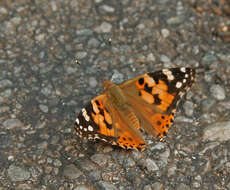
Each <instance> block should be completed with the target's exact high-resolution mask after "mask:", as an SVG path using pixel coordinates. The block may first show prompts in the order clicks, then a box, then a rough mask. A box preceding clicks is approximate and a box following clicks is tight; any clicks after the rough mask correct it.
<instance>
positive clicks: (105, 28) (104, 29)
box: [95, 22, 112, 33]
mask: <svg viewBox="0 0 230 190" xmlns="http://www.w3.org/2000/svg"><path fill="white" fill-rule="evenodd" d="M95 30H96V32H98V33H109V32H111V30H112V25H111V24H110V23H108V22H102V23H101V25H100V26H98V27H97V28H96V29H95Z"/></svg>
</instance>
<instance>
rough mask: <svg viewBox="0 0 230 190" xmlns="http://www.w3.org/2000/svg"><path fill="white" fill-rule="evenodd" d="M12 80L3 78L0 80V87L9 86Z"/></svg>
mask: <svg viewBox="0 0 230 190" xmlns="http://www.w3.org/2000/svg"><path fill="white" fill-rule="evenodd" d="M12 84H13V83H12V82H11V81H10V80H8V79H4V80H1V81H0V88H5V87H10V86H12Z"/></svg>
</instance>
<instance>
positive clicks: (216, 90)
mask: <svg viewBox="0 0 230 190" xmlns="http://www.w3.org/2000/svg"><path fill="white" fill-rule="evenodd" d="M210 92H211V94H212V96H213V97H214V98H216V99H217V100H224V99H225V90H224V88H223V87H222V86H220V85H218V84H215V85H212V86H211V88H210Z"/></svg>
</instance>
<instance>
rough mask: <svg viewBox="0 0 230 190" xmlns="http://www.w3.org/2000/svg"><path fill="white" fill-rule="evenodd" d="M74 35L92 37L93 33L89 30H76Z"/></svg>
mask: <svg viewBox="0 0 230 190" xmlns="http://www.w3.org/2000/svg"><path fill="white" fill-rule="evenodd" d="M76 33H77V35H82V36H92V35H93V31H92V30H90V29H82V30H77V31H76Z"/></svg>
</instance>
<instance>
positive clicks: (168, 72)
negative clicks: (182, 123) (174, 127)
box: [120, 67, 195, 137]
mask: <svg viewBox="0 0 230 190" xmlns="http://www.w3.org/2000/svg"><path fill="white" fill-rule="evenodd" d="M194 80H195V70H194V69H191V68H184V67H182V68H173V69H163V70H162V71H157V72H153V73H147V74H145V75H142V76H139V77H136V78H134V79H132V80H129V81H127V82H125V83H122V84H121V85H120V87H121V88H122V90H123V91H124V94H125V95H126V96H127V99H128V100H129V103H130V105H131V106H132V107H133V110H135V112H136V113H137V115H138V116H139V118H140V120H141V122H142V127H143V128H144V130H145V131H146V132H148V133H149V134H151V135H153V136H159V137H163V136H165V135H166V132H167V129H168V127H169V126H170V125H171V124H172V123H173V119H174V113H175V111H176V106H177V104H178V102H179V100H180V99H181V98H182V96H183V95H184V94H185V92H186V91H187V90H189V88H190V87H191V86H192V84H193V83H194Z"/></svg>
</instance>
